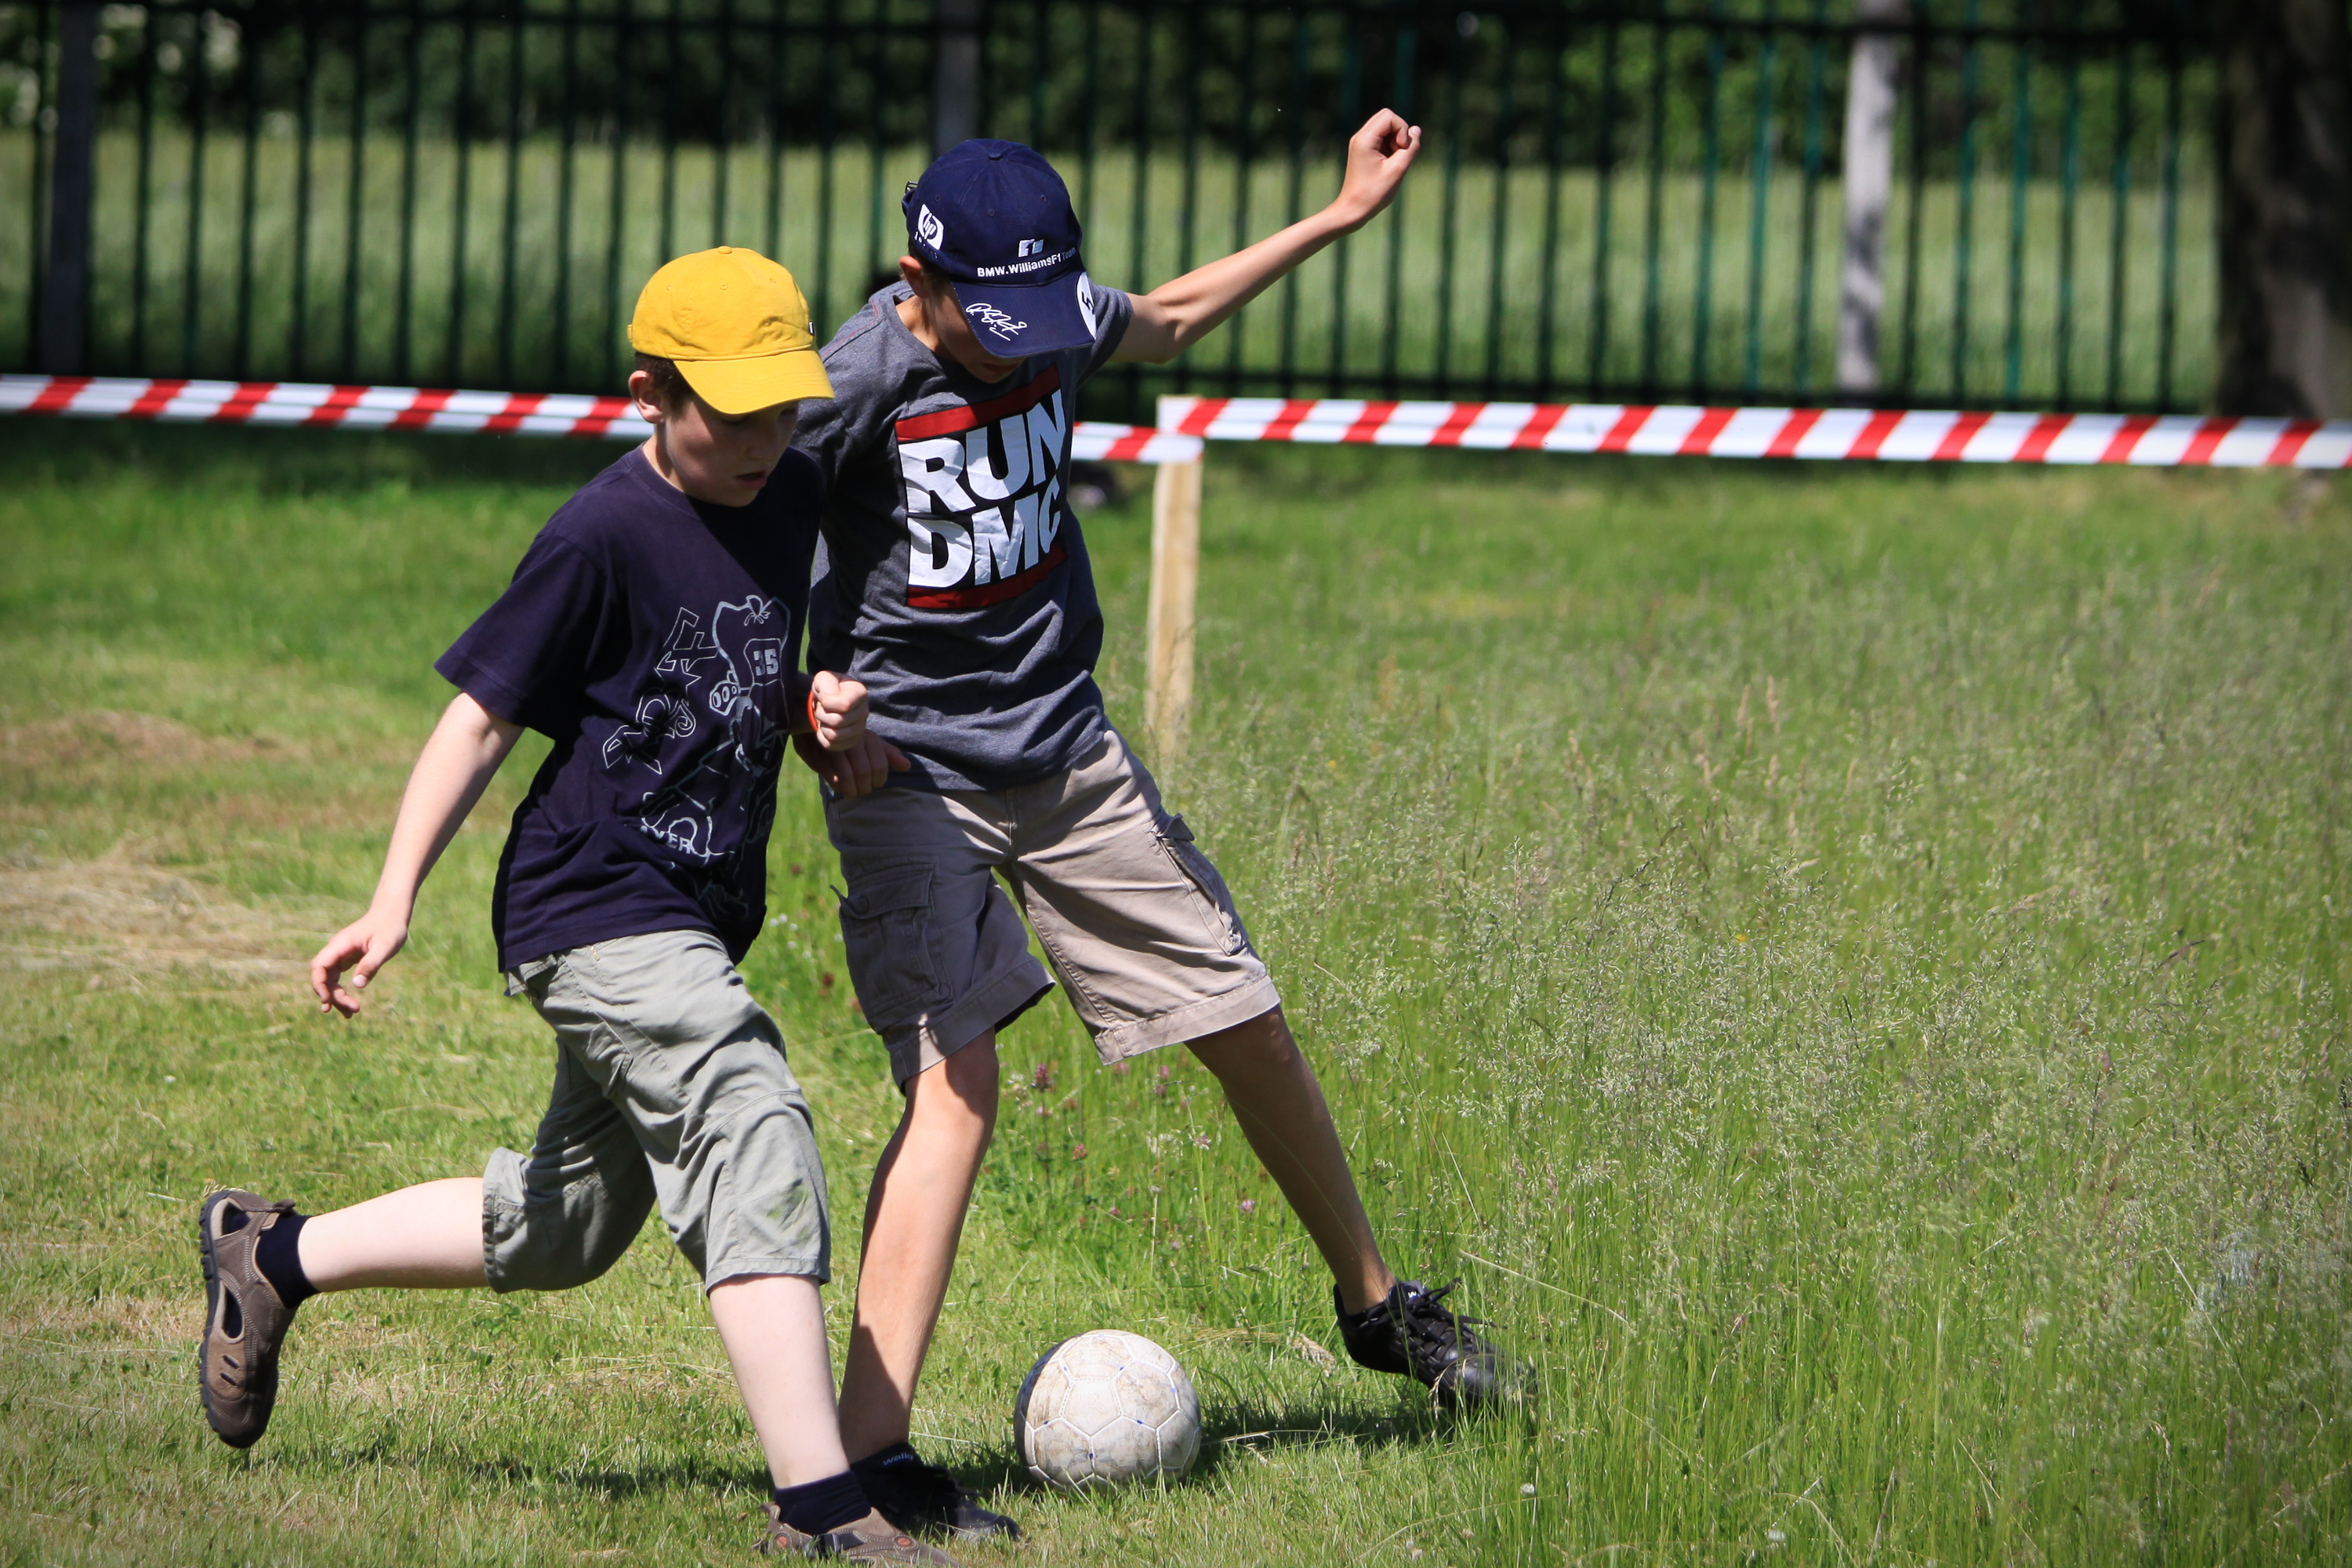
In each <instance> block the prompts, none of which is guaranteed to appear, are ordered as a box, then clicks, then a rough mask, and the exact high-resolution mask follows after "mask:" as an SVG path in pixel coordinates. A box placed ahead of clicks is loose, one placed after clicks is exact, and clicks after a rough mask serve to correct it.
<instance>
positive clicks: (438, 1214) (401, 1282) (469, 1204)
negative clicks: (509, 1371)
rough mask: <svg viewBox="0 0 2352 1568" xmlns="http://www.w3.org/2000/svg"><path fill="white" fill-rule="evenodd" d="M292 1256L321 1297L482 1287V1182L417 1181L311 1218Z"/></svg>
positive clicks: (485, 1277) (476, 1178)
mask: <svg viewBox="0 0 2352 1568" xmlns="http://www.w3.org/2000/svg"><path fill="white" fill-rule="evenodd" d="M296 1251H297V1252H298V1254H299V1256H300V1258H301V1259H302V1272H303V1273H304V1274H307V1275H309V1276H310V1285H311V1288H312V1289H316V1290H319V1291H320V1292H321V1293H324V1292H326V1291H329V1290H358V1289H368V1288H373V1287H391V1288H393V1289H407V1290H463V1289H469V1288H471V1289H479V1288H480V1287H482V1286H484V1285H487V1284H488V1283H489V1277H488V1273H487V1272H486V1270H485V1267H484V1264H483V1261H482V1178H481V1177H479V1176H453V1177H451V1178H450V1179H449V1180H447V1181H446V1182H425V1183H422V1184H419V1185H416V1186H414V1187H403V1188H401V1189H400V1191H398V1192H396V1193H386V1194H383V1196H382V1197H380V1198H370V1199H369V1200H368V1201H367V1202H365V1203H363V1204H353V1205H352V1206H351V1207H350V1208H347V1209H337V1210H336V1211H335V1212H334V1213H332V1214H322V1215H312V1216H310V1219H309V1220H307V1221H305V1222H304V1224H303V1226H302V1235H301V1237H300V1239H299V1241H298V1242H297V1244H296Z"/></svg>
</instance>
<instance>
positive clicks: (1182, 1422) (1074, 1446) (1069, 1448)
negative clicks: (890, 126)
mask: <svg viewBox="0 0 2352 1568" xmlns="http://www.w3.org/2000/svg"><path fill="white" fill-rule="evenodd" d="M1013 1444H1014V1446H1015V1447H1018V1448H1019V1449H1020V1450H1021V1462H1022V1463H1023V1464H1024V1465H1026V1466H1028V1467H1029V1473H1030V1474H1031V1475H1033V1476H1034V1477H1036V1478H1037V1479H1039V1480H1041V1481H1044V1482H1045V1484H1046V1485H1047V1486H1053V1487H1060V1488H1061V1489H1064V1490H1065V1491H1076V1490H1080V1489H1084V1488H1087V1487H1109V1486H1118V1485H1121V1484H1123V1483H1125V1482H1129V1481H1148V1480H1151V1479H1156V1478H1161V1477H1164V1478H1166V1479H1169V1480H1174V1479H1176V1478H1177V1477H1178V1476H1181V1475H1182V1474H1183V1473H1184V1472H1185V1471H1186V1470H1188V1469H1190V1468H1192V1457H1193V1456H1194V1455H1196V1454H1198V1453H1199V1452H1200V1451H1201V1396H1200V1395H1199V1394H1195V1393H1193V1392H1192V1379H1191V1378H1189V1377H1186V1376H1185V1375H1184V1369H1183V1367H1182V1366H1181V1365H1179V1364H1178V1363H1177V1361H1176V1358H1175V1357H1174V1356H1172V1355H1170V1354H1169V1353H1168V1352H1166V1351H1164V1350H1161V1349H1160V1347H1159V1346H1158V1345H1156V1344H1153V1343H1152V1342H1150V1340H1147V1339H1145V1338H1144V1337H1143V1336H1142V1335H1141V1334H1130V1333H1127V1332H1125V1331H1122V1330H1118V1329H1097V1330H1096V1331H1094V1332H1092V1333H1089V1334H1080V1335H1078V1336H1077V1337H1076V1338H1075V1339H1067V1340H1064V1341H1063V1342H1061V1343H1060V1344H1057V1345H1055V1347H1054V1348H1053V1349H1051V1350H1049V1351H1047V1352H1045V1354H1044V1355H1042V1356H1040V1357H1038V1358H1037V1364H1036V1365H1035V1366H1034V1367H1031V1368H1030V1369H1029V1375H1028V1377H1026V1378H1025V1379H1024V1380H1023V1382H1022V1384H1021V1398H1020V1400H1019V1401H1018V1402H1017V1403H1016V1404H1015V1405H1013Z"/></svg>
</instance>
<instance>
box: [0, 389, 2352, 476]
mask: <svg viewBox="0 0 2352 1568" xmlns="http://www.w3.org/2000/svg"><path fill="white" fill-rule="evenodd" d="M0 414H33V415H53V416H62V417H66V418H75V419H157V420H166V421H173V422H194V423H199V424H215V425H280V426H313V427H328V428H341V429H355V430H440V431H449V432H453V433H454V432H469V431H471V432H482V433H487V434H492V435H514V436H569V437H590V438H602V439H607V440H622V441H634V440H638V439H641V438H642V437H644V434H645V430H646V426H645V424H644V422H643V421H642V420H640V419H639V418H638V417H637V416H636V411H635V409H634V408H632V407H631V406H630V405H629V401H628V399H626V398H625V397H589V396H583V395H578V394H572V393H509V392H444V391H436V390H433V389H431V388H425V387H415V386H328V385H322V384H317V383H307V382H271V381H242V382H240V381H145V380H136V379H124V378H115V377H106V376H71V375H64V376H47V375H0ZM1203 439H1207V440H1212V441H1305V442H1359V443H1363V444H1366V445H1370V446H1376V447H1486V448H1491V449H1517V450H1522V451H1543V452H1633V453H1647V454H1657V455H1665V456H1679V457H1709V458H1843V459H1848V460H1868V459H1873V458H1876V459H1881V460H1886V461H1898V462H1899V461H1910V462H1962V463H2129V464H2137V465H2141V466H2189V467H2195V466H2210V467H2213V468H2347V467H2352V420H2340V419H2339V420H2332V421H2329V422H2326V423H2325V424H2323V423H2321V422H2319V421H2316V420H2310V419H2221V418H2200V417H2198V416H2194V415H2178V416H2156V415H2141V414H2132V415H2125V414H1984V413H1968V414H1959V413H1932V412H1926V411H1922V410H1916V409H1914V410H1910V411H1908V412H1906V411H1902V410H1896V409H1880V410H1872V409H1867V408H1696V407H1690V406H1677V405H1656V406H1650V405H1640V404H1613V403H1567V404H1562V403H1548V404H1538V403H1381V402H1367V401H1363V400H1361V399H1356V398H1338V397H1331V398H1297V399H1284V398H1278V397H1163V398H1161V399H1160V425H1159V427H1158V428H1157V429H1152V428H1149V427H1146V426H1138V425H1105V424H1099V423H1096V422H1094V421H1090V420H1081V421H1080V422H1079V423H1078V426H1077V429H1076V431H1075V432H1074V433H1073V434H1072V437H1071V443H1070V451H1071V456H1073V457H1076V458H1087V459H1091V460H1096V461H1102V460H1108V461H1113V462H1127V463H1186V462H1192V461H1193V460H1195V459H1197V458H1199V457H1200V455H1201V444H1202V440H1203Z"/></svg>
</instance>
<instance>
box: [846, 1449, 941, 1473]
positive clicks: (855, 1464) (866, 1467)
mask: <svg viewBox="0 0 2352 1568" xmlns="http://www.w3.org/2000/svg"><path fill="white" fill-rule="evenodd" d="M922 1462H923V1459H922V1456H921V1455H919V1454H918V1453H916V1452H915V1446H914V1445H913V1444H912V1443H903V1442H901V1443H893V1444H891V1445H890V1446H889V1447H887V1448H877V1449H875V1450H874V1452H872V1453H870V1454H868V1455H866V1457H865V1458H862V1459H852V1460H851V1461H850V1462H849V1468H850V1473H851V1474H853V1475H859V1476H864V1475H870V1474H872V1473H873V1472H874V1471H876V1470H887V1469H888V1468H890V1467H891V1466H892V1465H903V1464H908V1463H913V1464H918V1465H919V1464H921V1463H922Z"/></svg>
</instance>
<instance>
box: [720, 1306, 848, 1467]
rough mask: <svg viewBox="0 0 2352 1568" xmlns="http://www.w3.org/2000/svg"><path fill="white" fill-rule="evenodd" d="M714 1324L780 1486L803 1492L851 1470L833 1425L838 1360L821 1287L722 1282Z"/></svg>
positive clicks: (755, 1429) (838, 1434)
mask: <svg viewBox="0 0 2352 1568" xmlns="http://www.w3.org/2000/svg"><path fill="white" fill-rule="evenodd" d="M710 1321H712V1322H714V1323H716V1324H718V1325H719V1342H720V1343H721V1344H723V1345H725V1346H726V1347H727V1360H728V1361H729V1363H730V1364H732V1365H733V1367H734V1368H735V1385H736V1386H737V1387H738V1388H740V1389H741V1390H742V1391H743V1407H744V1408H745V1409H746V1410H748V1411H749V1412H751V1430H752V1431H754V1432H756V1433H758V1434H759V1436H760V1447H761V1451H762V1452H763V1453H765V1454H766V1455H767V1456H768V1473H769V1475H771V1476H772V1477H773V1478H775V1482H776V1485H778V1486H780V1487H798V1486H806V1485H807V1484H808V1483H809V1482H811V1481H819V1480H823V1479H824V1478H825V1477H827V1476H837V1475H839V1474H841V1472H842V1471H844V1470H845V1469H847V1468H849V1458H848V1456H846V1455H845V1454H844V1453H843V1452H842V1447H841V1429H840V1427H839V1426H837V1425H836V1424H835V1421H834V1419H833V1416H834V1415H835V1410H834V1404H833V1357H832V1355H831V1354H830V1353H829V1352H828V1350H827V1347H826V1345H825V1340H824V1303H823V1301H822V1300H820V1299H819V1298H818V1295H817V1284H816V1281H815V1280H814V1279H806V1278H804V1277H803V1276H801V1275H797V1274H745V1275H739V1276H738V1277H737V1278H735V1279H725V1280H721V1281H720V1282H719V1283H718V1284H716V1285H714V1286H712V1287H711V1288H710Z"/></svg>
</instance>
